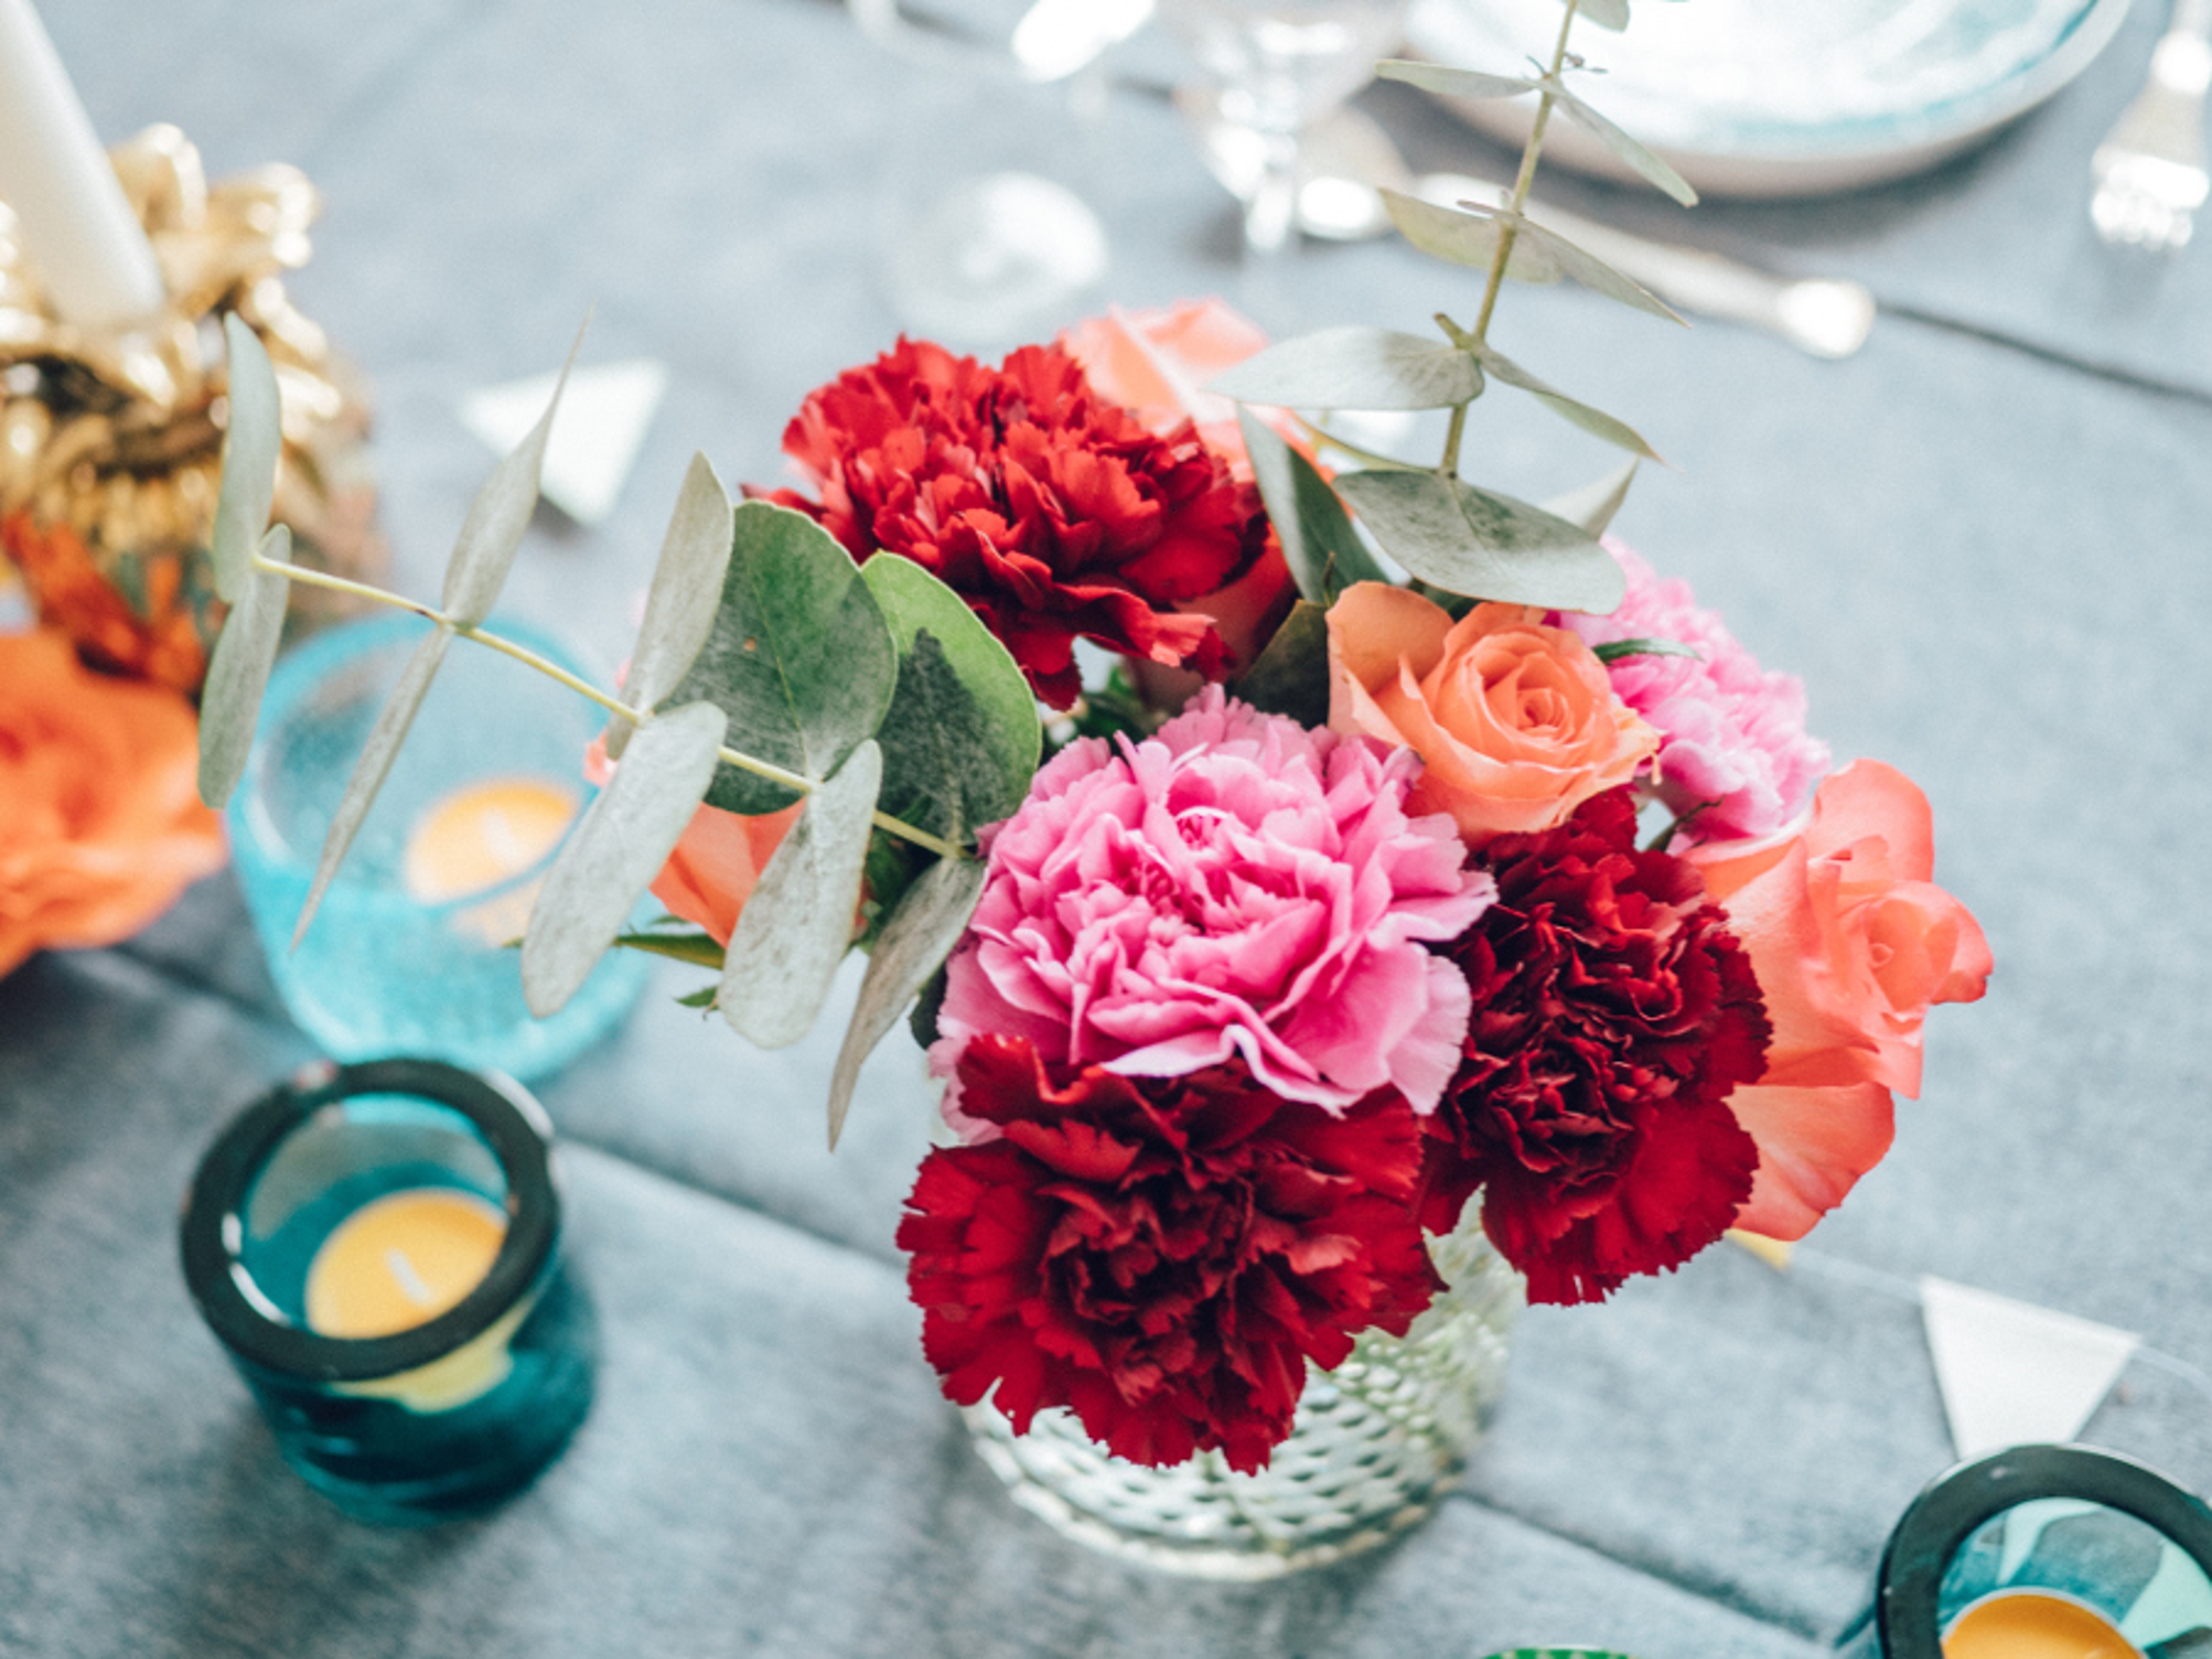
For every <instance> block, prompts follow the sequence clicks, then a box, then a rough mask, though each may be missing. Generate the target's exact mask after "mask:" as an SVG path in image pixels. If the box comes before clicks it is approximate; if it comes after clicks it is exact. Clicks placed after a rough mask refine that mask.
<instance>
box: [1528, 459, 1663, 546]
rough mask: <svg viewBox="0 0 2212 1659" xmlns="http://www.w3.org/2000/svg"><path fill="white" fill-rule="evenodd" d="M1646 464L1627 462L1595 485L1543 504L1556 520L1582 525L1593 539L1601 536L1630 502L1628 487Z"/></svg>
mask: <svg viewBox="0 0 2212 1659" xmlns="http://www.w3.org/2000/svg"><path fill="white" fill-rule="evenodd" d="M1642 465H1644V463H1643V462H1641V461H1637V460H1631V461H1626V462H1624V463H1623V464H1622V465H1620V467H1619V468H1618V469H1617V470H1616V471H1612V472H1608V473H1607V474H1606V475H1605V477H1602V478H1599V479H1597V480H1596V481H1595V482H1594V483H1586V484H1584V485H1583V487H1582V488H1581V489H1571V490H1569V491H1568V492H1567V493H1566V494H1565V495H1555V496H1553V498H1552V499H1551V500H1550V501H1546V502H1545V503H1544V511H1545V512H1547V513H1550V514H1551V515H1552V516H1553V518H1555V519H1565V520H1566V521H1567V522H1568V523H1569V524H1577V525H1580V526H1582V527H1583V529H1584V530H1586V531H1588V532H1589V533H1590V534H1591V535H1593V536H1602V535H1604V534H1605V532H1606V530H1607V526H1610V525H1611V524H1612V523H1613V515H1614V514H1615V513H1619V512H1620V507H1621V503H1622V502H1624V501H1626V500H1627V499H1628V487H1629V485H1631V484H1632V483H1635V482H1636V470H1637V468H1638V467H1640V466H1642Z"/></svg>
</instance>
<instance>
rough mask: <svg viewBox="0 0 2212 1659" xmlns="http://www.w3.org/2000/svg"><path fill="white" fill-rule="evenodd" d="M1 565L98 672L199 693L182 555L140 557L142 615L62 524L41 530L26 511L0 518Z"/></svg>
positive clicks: (201, 659)
mask: <svg viewBox="0 0 2212 1659" xmlns="http://www.w3.org/2000/svg"><path fill="white" fill-rule="evenodd" d="M0 560H11V561H13V562H14V563H15V568H17V569H18V570H20V571H21V573H22V576H23V586H25V587H26V588H27V590H28V591H29V592H30V595H31V599H32V603H33V605H34V606H35V608H36V609H37V611H38V613H39V615H40V617H43V618H44V619H45V620H46V623H48V624H49V625H50V626H52V627H55V628H58V629H61V630H62V631H63V632H64V633H65V634H67V635H69V636H70V638H71V639H72V640H74V641H76V644H77V648H78V649H79V650H81V651H82V652H83V653H85V655H86V656H87V657H88V658H90V659H92V660H93V661H94V662H96V663H98V664H99V665H100V666H101V667H103V668H108V669H112V670H113V671H115V672H117V673H118V674H129V675H131V676H134V677H135V678H140V679H149V680H152V681H154V682H155V684H159V685H166V686H168V687H170V688H171V689H172V690H178V691H183V692H186V693H192V692H197V690H199V689H200V681H201V679H202V678H203V677H204V676H205V674H206V673H207V647H206V646H205V645H204V643H203V642H202V640H201V636H200V628H201V621H200V618H199V617H198V614H197V609H196V604H195V599H194V597H193V595H192V594H191V593H189V592H186V587H187V583H186V572H185V559H184V557H183V556H181V555H179V554H177V553H173V552H161V551H155V552H149V553H146V554H143V555H141V556H139V557H138V560H137V564H138V571H139V574H140V576H141V579H142V580H143V584H144V587H145V592H144V595H143V601H144V609H143V613H142V612H141V611H138V610H136V609H134V608H133V607H132V605H131V602H130V601H129V600H128V599H125V598H124V596H123V595H122V594H121V593H120V592H117V590H116V588H115V586H114V585H113V584H112V583H111V582H110V581H109V580H107V578H106V577H105V576H103V575H102V574H100V567H99V564H98V563H97V562H96V561H95V560H94V558H93V556H92V551H91V550H90V549H89V548H88V547H87V546H86V545H85V544H84V538H82V537H81V536H79V535H78V534H77V533H76V531H74V530H72V529H70V527H69V526H67V525H56V526H52V528H51V529H46V530H41V529H40V527H39V526H38V525H37V524H36V523H35V522H34V521H33V519H32V517H31V515H30V514H29V513H9V514H8V515H6V516H5V517H4V518H0Z"/></svg>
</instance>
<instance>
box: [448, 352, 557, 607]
mask: <svg viewBox="0 0 2212 1659" xmlns="http://www.w3.org/2000/svg"><path fill="white" fill-rule="evenodd" d="M583 343H584V335H583V331H582V330H580V329H579V330H578V331H577V332H576V342H575V344H574V345H572V346H570V347H569V348H568V362H564V363H562V365H561V377H560V379H558V380H556V381H554V383H553V395H552V397H550V398H548V399H547V400H546V404H545V412H544V414H543V415H541V416H538V424H537V425H536V426H534V427H532V428H530V430H529V432H528V433H527V434H526V435H525V436H524V438H523V440H522V441H521V442H520V443H519V444H517V445H516V446H515V447H514V449H513V453H511V454H509V455H508V456H507V459H504V460H502V461H501V463H500V464H499V465H497V466H495V467H494V468H493V469H492V472H491V477H489V478H487V479H485V480H484V486H483V489H480V490H478V491H477V498H476V500H475V501H472V502H471V503H470V504H469V516H468V517H467V518H465V519H464V520H462V521H461V533H460V535H459V538H457V539H456V540H455V541H454V543H453V557H452V558H451V559H449V560H447V563H446V587H445V595H444V598H443V599H441V601H440V603H439V608H440V609H441V610H442V611H444V612H445V613H446V615H447V617H450V618H452V620H453V621H454V622H456V623H460V624H462V625H463V626H464V627H472V626H474V625H475V624H476V623H480V622H482V621H483V619H484V618H485V617H489V615H490V614H491V608H492V606H493V605H495V604H496V603H497V602H498V599H499V590H500V589H501V588H502V587H504V586H506V585H507V572H508V570H510V569H511V568H513V564H514V555H515V552H516V550H518V549H520V547H521V545H522V533H523V532H524V531H526V530H527V529H529V528H530V515H531V514H532V513H533V512H535V511H536V510H537V507H538V475H539V474H540V473H542V472H543V471H544V470H545V444H546V441H547V440H548V439H550V437H551V436H552V435H553V416H554V415H555V413H556V411H558V410H559V409H560V407H561V393H562V392H563V391H564V390H566V389H567V387H568V371H569V370H570V369H571V368H574V366H575V362H576V353H577V350H578V349H580V347H581V346H582V345H583Z"/></svg>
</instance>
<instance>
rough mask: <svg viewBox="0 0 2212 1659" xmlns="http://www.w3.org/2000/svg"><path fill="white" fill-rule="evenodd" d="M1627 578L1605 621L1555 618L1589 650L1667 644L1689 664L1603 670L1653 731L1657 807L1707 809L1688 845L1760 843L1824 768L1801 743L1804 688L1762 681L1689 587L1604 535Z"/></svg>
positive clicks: (1632, 660) (1806, 742)
mask: <svg viewBox="0 0 2212 1659" xmlns="http://www.w3.org/2000/svg"><path fill="white" fill-rule="evenodd" d="M1606 547H1607V550H1608V551H1610V552H1611V553H1612V555H1613V557H1614V558H1616V559H1618V560H1619V561H1620V567H1621V568H1622V569H1623V570H1624V571H1626V573H1627V575H1628V597H1627V598H1626V599H1623V600H1622V601H1621V602H1620V607H1619V608H1618V609H1617V610H1615V611H1613V613H1612V615H1610V616H1606V617H1589V616H1584V615H1583V614H1582V613H1580V612H1579V611H1575V612H1570V613H1568V614H1567V616H1566V617H1565V618H1564V621H1565V624H1566V626H1568V627H1569V628H1571V629H1574V630H1575V632H1577V634H1579V635H1582V636H1583V639H1585V640H1587V641H1589V643H1590V644H1591V645H1593V646H1596V645H1601V644H1604V643H1606V642H1607V641H1613V640H1637V639H1657V640H1673V641H1676V642H1677V643H1679V644H1681V645H1686V646H1688V647H1691V648H1692V650H1694V651H1696V652H1697V653H1698V654H1697V656H1695V657H1646V656H1636V657H1624V658H1622V659H1620V661H1618V662H1615V663H1613V664H1611V665H1609V671H1610V672H1611V674H1612V677H1613V690H1614V692H1615V693H1616V694H1617V695H1618V696H1620V700H1621V701H1622V702H1625V703H1626V704H1627V705H1628V706H1629V707H1630V708H1632V709H1634V710H1635V711H1636V712H1637V713H1638V714H1640V715H1642V716H1643V717H1644V720H1646V721H1647V722H1648V723H1650V725H1652V726H1656V727H1657V728H1658V729H1659V732H1660V736H1661V741H1660V744H1659V756H1658V760H1657V762H1656V767H1655V773H1656V776H1655V782H1656V787H1657V789H1658V793H1659V795H1660V798H1661V799H1663V800H1664V801H1666V803H1667V804H1668V805H1669V806H1671V807H1672V808H1674V811H1677V812H1687V811H1691V810H1692V808H1695V807H1698V806H1699V805H1703V804H1704V803H1705V802H1708V801H1710V802H1713V803H1715V804H1714V805H1711V806H1707V807H1706V808H1705V811H1701V812H1699V814H1698V816H1697V817H1694V818H1693V819H1692V820H1691V822H1690V823H1689V826H1688V827H1687V829H1686V831H1685V834H1686V836H1687V838H1688V839H1689V840H1691V841H1692V842H1705V841H1733V840H1739V839H1745V838H1749V837H1753V836H1765V835H1771V834H1772V833H1773V832H1774V831H1776V830H1778V829H1782V828H1783V827H1784V825H1786V824H1788V823H1791V822H1793V821H1794V820H1795V819H1796V817H1798V815H1799V814H1800V813H1802V811H1804V810H1805V806H1806V803H1807V802H1808V800H1809V799H1811V797H1812V793H1813V786H1814V784H1816V783H1818V782H1819V781H1820V779H1821V777H1822V776H1823V775H1826V772H1827V769H1828V745H1827V744H1824V743H1822V742H1820V740H1819V739H1817V738H1810V737H1808V736H1807V735H1806V734H1805V686H1804V683H1803V682H1802V681H1801V680H1800V679H1798V678H1797V677H1796V675H1794V674H1769V673H1765V672H1764V671H1761V670H1760V668H1759V661H1758V659H1756V658H1755V657H1753V655H1752V654H1751V653H1750V652H1748V651H1747V650H1745V649H1744V648H1743V647H1741V645H1738V644H1737V643H1736V641H1735V635H1732V634H1730V633H1729V631H1728V627H1727V625H1726V624H1725V623H1723V622H1722V621H1721V619H1720V617H1719V616H1718V615H1717V613H1715V612H1713V611H1706V610H1703V609H1700V608H1699V605H1698V604H1697V602H1696V600H1695V599H1694V598H1693V597H1692V594H1691V592H1690V585H1689V583H1687V582H1686V581H1682V580H1679V579H1676V580H1667V581H1662V580H1659V578H1658V577H1657V575H1656V574H1654V573H1653V571H1652V569H1651V567H1650V565H1648V564H1646V563H1644V561H1643V560H1642V559H1641V558H1639V557H1638V556H1637V555H1636V554H1635V553H1633V552H1632V551H1631V550H1629V549H1627V548H1626V547H1624V546H1622V545H1621V544H1620V543H1619V542H1616V541H1613V540H1612V539H1611V538H1607V541H1606Z"/></svg>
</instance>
